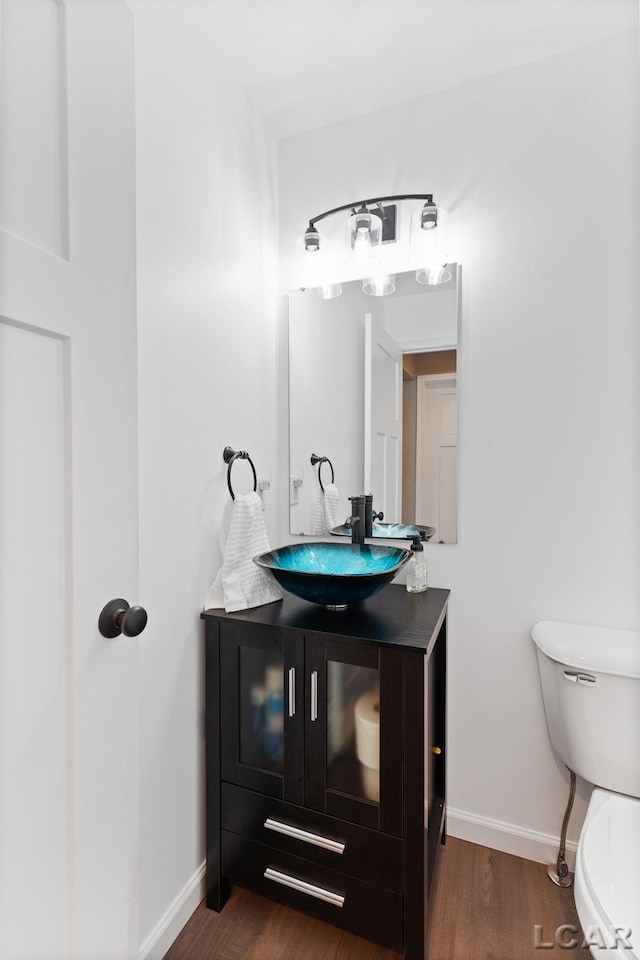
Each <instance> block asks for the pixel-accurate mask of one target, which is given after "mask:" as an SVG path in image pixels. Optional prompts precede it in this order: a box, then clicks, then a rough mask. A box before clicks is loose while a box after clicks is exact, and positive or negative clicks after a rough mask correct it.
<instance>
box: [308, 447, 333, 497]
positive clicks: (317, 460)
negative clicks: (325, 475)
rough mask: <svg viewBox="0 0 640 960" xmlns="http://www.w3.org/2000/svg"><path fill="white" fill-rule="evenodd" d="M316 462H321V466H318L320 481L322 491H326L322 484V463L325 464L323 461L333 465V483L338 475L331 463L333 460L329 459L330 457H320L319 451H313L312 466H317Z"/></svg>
mask: <svg viewBox="0 0 640 960" xmlns="http://www.w3.org/2000/svg"><path fill="white" fill-rule="evenodd" d="M316 463H318V464H319V467H318V483H319V484H320V489H321V490H322V492H323V493H324V487H323V486H322V476H321V470H322V464H323V463H328V464H329V466H330V467H331V483H333V482H334V481H335V478H336V475H335V473H334V472H333V464H332V463H331V460H329V457H319V456H318V454H317V453H312V454H311V466H312V467H315V465H316Z"/></svg>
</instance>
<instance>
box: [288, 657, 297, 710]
mask: <svg viewBox="0 0 640 960" xmlns="http://www.w3.org/2000/svg"><path fill="white" fill-rule="evenodd" d="M295 715H296V668H295V667H289V716H290V717H295Z"/></svg>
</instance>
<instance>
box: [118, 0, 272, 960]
mask: <svg viewBox="0 0 640 960" xmlns="http://www.w3.org/2000/svg"><path fill="white" fill-rule="evenodd" d="M134 6H135V12H136V34H137V40H136V56H137V110H138V145H137V149H138V183H137V190H138V264H139V278H138V282H139V357H140V361H139V390H140V504H141V514H140V564H141V567H140V598H139V602H141V603H143V604H144V606H145V607H146V608H147V610H148V613H149V624H148V626H147V629H146V630H145V632H144V634H143V635H142V636H141V637H140V640H139V643H140V653H141V661H140V669H141V764H142V768H141V817H140V821H141V851H140V888H141V894H140V895H141V903H140V928H141V938H142V941H143V944H142V947H143V949H142V954H143V956H152V957H161V956H162V955H163V954H164V952H165V951H166V949H167V948H168V946H169V943H170V942H171V940H172V939H173V937H174V936H175V935H176V934H177V932H178V931H179V929H180V926H181V925H182V923H183V922H184V921H185V920H186V918H187V916H188V913H189V910H190V909H193V907H195V905H196V903H197V902H198V899H199V895H200V892H201V888H200V885H199V883H198V880H199V874H198V870H199V868H200V867H201V864H202V861H203V857H204V830H203V810H204V782H203V740H202V729H203V715H202V710H203V672H202V667H203V630H202V624H201V622H200V620H199V614H200V611H201V609H202V602H203V599H204V595H205V592H206V589H207V587H208V585H209V583H210V581H211V580H212V578H213V576H214V573H215V571H216V569H217V567H218V565H219V562H220V551H219V547H218V532H217V531H218V522H219V517H220V514H221V511H222V509H223V506H224V504H225V502H226V500H227V498H228V493H227V487H226V464H224V463H223V460H222V450H223V448H224V446H225V445H226V444H231V445H232V446H234V447H236V448H240V449H247V450H249V452H250V453H251V454H252V457H253V459H254V462H256V465H258V464H260V463H268V464H270V465H271V467H272V469H273V474H272V490H273V489H274V488H275V489H277V488H278V485H279V478H278V471H277V463H276V450H277V443H278V424H277V411H276V390H275V380H276V376H277V360H276V342H277V337H276V332H275V331H276V314H277V310H276V308H275V304H276V299H275V290H276V282H275V278H276V269H275V254H276V246H275V244H276V241H275V236H276V234H275V230H276V224H277V220H276V217H277V211H276V209H275V204H274V193H275V179H274V176H273V169H274V165H273V163H272V159H273V157H272V153H271V150H270V148H269V143H268V142H267V140H266V138H265V137H264V135H263V133H262V132H261V128H260V125H259V124H258V123H257V122H256V120H255V118H254V116H253V114H252V113H251V111H250V110H249V109H248V107H247V104H246V103H245V101H244V99H243V98H242V96H241V94H240V92H239V91H240V87H239V86H238V85H237V84H236V81H235V78H234V76H233V73H232V72H231V70H230V68H229V65H228V64H227V63H226V59H227V58H226V55H225V52H224V51H223V50H216V48H215V46H213V47H212V46H211V44H210V42H209V43H208V44H207V43H205V40H204V39H202V38H201V35H200V32H199V31H198V25H197V22H196V21H195V20H194V19H193V17H194V16H195V8H194V7H189V8H188V9H187V7H186V5H185V7H184V8H183V9H179V8H180V7H181V6H182V5H178V4H176V5H174V7H173V11H172V10H171V9H170V7H169V5H167V4H164V3H159V2H154V3H153V4H144V3H139V4H135V5H134ZM214 12H215V11H214ZM210 37H211V34H210V33H209V41H210ZM219 37H220V39H219V43H220V45H221V46H222V45H223V44H224V31H223V30H221V31H220V32H219ZM246 233H250V234H251V236H252V237H253V240H254V247H253V249H252V250H251V251H250V252H249V253H247V249H246V245H245V235H246ZM233 476H234V485H236V489H240V490H246V489H249V476H250V470H249V467H248V465H247V464H243V463H239V464H236V466H235V467H234V474H233ZM265 497H266V504H267V509H266V519H267V525H268V529H269V532H270V536H271V537H272V538H273V534H274V531H275V530H277V528H278V524H277V515H276V502H277V498H276V497H275V496H274V495H273V493H266V494H265ZM176 898H177V900H176ZM174 913H175V916H174Z"/></svg>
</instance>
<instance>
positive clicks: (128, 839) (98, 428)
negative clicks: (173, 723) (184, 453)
mask: <svg viewBox="0 0 640 960" xmlns="http://www.w3.org/2000/svg"><path fill="white" fill-rule="evenodd" d="M1 13H2V23H1V27H2V31H1V40H0V56H1V59H2V74H1V76H2V91H1V100H0V144H1V145H0V161H1V162H0V957H1V958H2V960H63V958H64V960H67V958H73V960H92V958H101V960H123V958H125V957H126V958H129V957H133V956H136V955H137V954H138V930H137V916H138V904H137V899H138V893H137V866H136V863H137V853H138V706H137V657H138V651H137V643H138V641H137V640H136V639H135V638H127V637H124V636H119V637H117V638H115V639H110V640H108V639H105V638H104V637H103V636H101V635H100V633H99V632H98V616H99V614H100V611H101V609H102V607H103V606H104V605H105V603H106V602H107V601H109V600H111V599H112V598H120V597H123V598H125V599H126V600H128V601H129V602H130V603H131V604H136V603H137V602H138V599H139V598H138V596H137V500H136V496H137V494H136V491H137V462H136V458H137V429H136V327H135V202H134V201H135V154H134V86H133V80H134V73H133V24H132V14H131V12H130V10H129V8H128V7H127V6H126V5H125V4H124V3H123V2H122V0H67V2H63V0H2V2H1Z"/></svg>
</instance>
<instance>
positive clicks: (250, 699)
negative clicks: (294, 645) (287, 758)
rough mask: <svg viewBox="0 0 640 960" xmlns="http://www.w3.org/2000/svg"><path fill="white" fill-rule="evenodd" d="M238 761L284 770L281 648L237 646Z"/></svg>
mask: <svg viewBox="0 0 640 960" xmlns="http://www.w3.org/2000/svg"><path fill="white" fill-rule="evenodd" d="M238 656H239V659H238V676H239V704H238V707H239V710H238V712H239V721H240V730H239V741H240V743H239V747H240V758H239V759H240V763H241V764H245V765H248V766H250V767H257V768H259V769H262V770H268V771H269V772H271V773H278V774H280V775H282V774H283V773H284V657H283V653H282V651H281V650H280V651H272V650H264V649H262V648H260V647H250V646H245V645H241V646H240V647H239V649H238Z"/></svg>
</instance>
